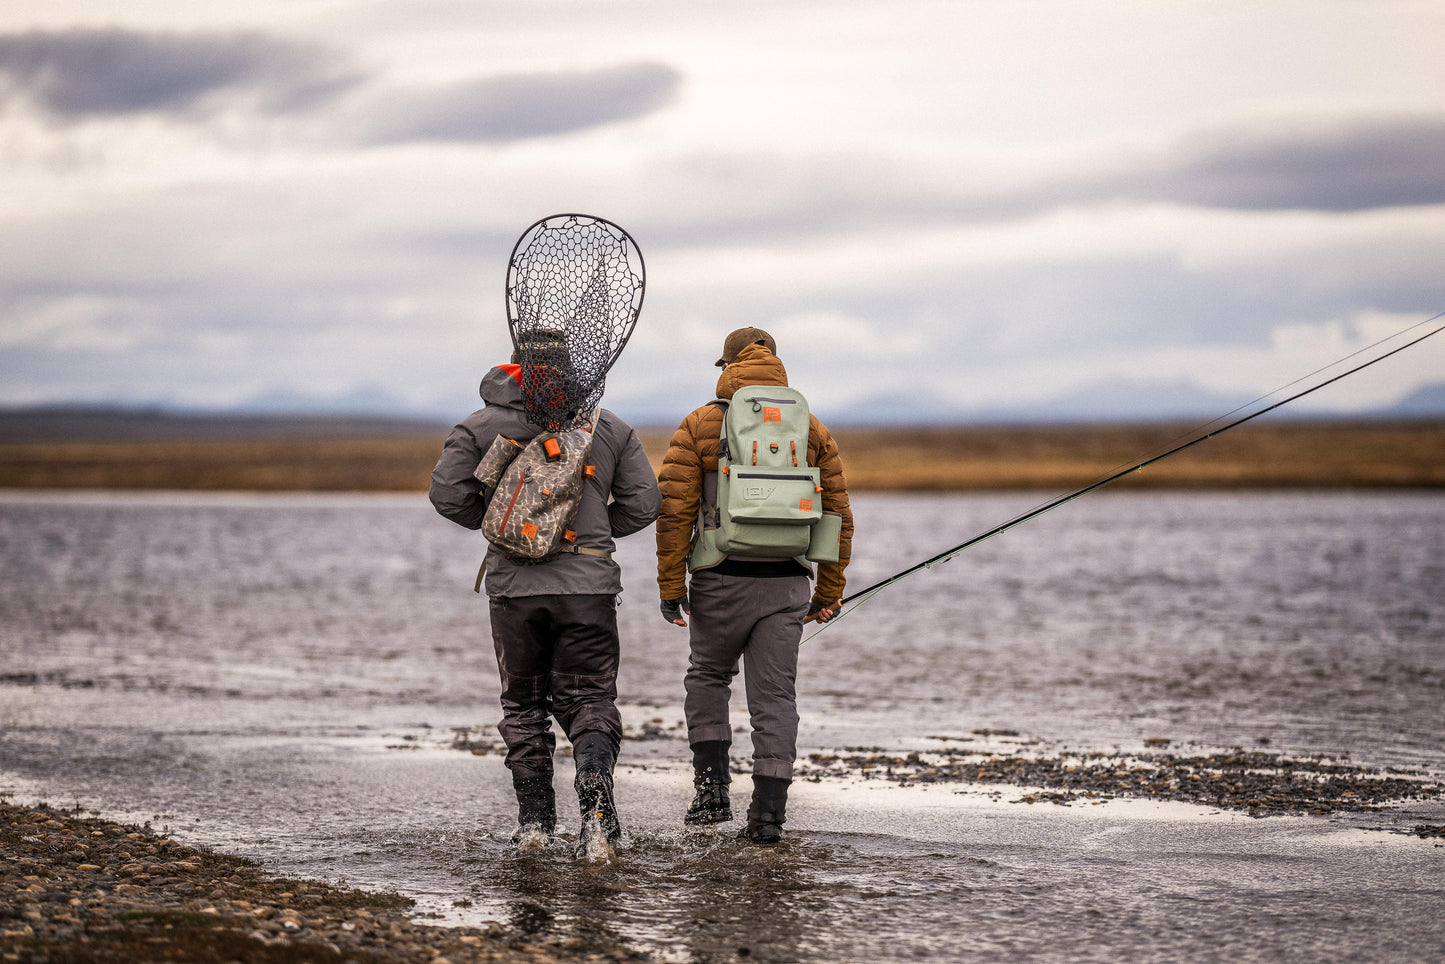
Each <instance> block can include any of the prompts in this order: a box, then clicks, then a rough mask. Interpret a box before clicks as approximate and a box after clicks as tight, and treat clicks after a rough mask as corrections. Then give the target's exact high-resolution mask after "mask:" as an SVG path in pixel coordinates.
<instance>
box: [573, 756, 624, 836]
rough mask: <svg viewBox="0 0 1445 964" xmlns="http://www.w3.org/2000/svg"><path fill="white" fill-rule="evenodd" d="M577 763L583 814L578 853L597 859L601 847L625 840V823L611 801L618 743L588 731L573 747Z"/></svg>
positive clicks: (577, 781)
mask: <svg viewBox="0 0 1445 964" xmlns="http://www.w3.org/2000/svg"><path fill="white" fill-rule="evenodd" d="M572 757H573V759H574V760H576V761H577V779H576V780H575V781H574V783H573V786H574V787H575V788H576V790H577V807H578V810H579V811H580V812H581V814H582V832H581V833H580V834H579V836H578V844H577V853H578V855H580V856H594V855H595V854H596V852H597V851H598V850H599V849H600V846H599V845H600V844H602V843H606V845H607V846H609V847H611V846H614V845H616V843H617V841H619V840H620V839H622V823H621V821H619V820H618V819H617V805H616V804H615V803H614V802H613V800H612V766H613V764H614V763H616V761H617V744H615V743H613V742H612V738H611V737H609V736H607V735H606V734H605V733H600V732H597V731H589V732H587V733H584V734H582V735H581V736H580V737H578V738H577V739H576V740H575V741H573V744H572Z"/></svg>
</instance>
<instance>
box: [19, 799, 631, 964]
mask: <svg viewBox="0 0 1445 964" xmlns="http://www.w3.org/2000/svg"><path fill="white" fill-rule="evenodd" d="M412 903H413V902H412V901H411V900H410V899H409V898H406V897H403V896H401V895H399V894H388V893H382V894H378V893H372V892H368V891H363V890H354V889H350V888H345V887H337V886H333V885H330V884H326V883H321V882H318V881H305V880H290V879H286V878H279V877H273V876H271V875H269V874H266V873H264V872H263V871H262V870H261V869H260V867H259V866H258V865H256V864H255V863H253V862H251V861H248V860H244V859H241V858H238V857H231V856H226V855H223V854H217V853H212V852H210V851H207V850H202V849H198V848H194V847H186V846H183V845H181V844H179V843H177V842H175V841H174V840H170V839H168V838H166V837H164V836H162V835H160V834H157V833H155V832H153V831H151V830H149V829H147V828H139V827H134V826H128V825H123V824H118V823H114V822H111V821H106V820H101V819H93V818H85V817H81V816H79V815H77V814H75V813H71V812H66V811H61V810H56V809H53V808H51V807H48V806H45V805H43V804H42V805H41V806H39V807H20V806H13V805H10V804H5V803H0V961H5V962H9V961H16V962H25V964H30V962H37V964H38V962H61V961H63V962H67V964H72V962H73V964H91V962H96V964H99V962H128V961H161V960H169V961H207V962H209V961H216V962H225V961H247V962H251V961H261V962H297V961H302V962H318V964H319V962H337V964H340V962H346V961H355V962H357V964H401V962H407V964H410V962H414V961H418V962H426V964H463V962H479V961H491V962H505V964H554V962H599V964H600V962H617V961H636V960H644V959H645V957H644V956H643V955H640V954H638V953H636V952H634V951H632V950H630V949H626V948H598V947H580V946H571V945H549V944H546V943H545V942H538V941H536V940H535V939H532V938H526V939H524V938H520V937H518V936H516V935H514V934H510V933H508V932H507V931H506V930H505V929H504V928H503V927H502V926H501V925H499V924H494V925H490V926H489V927H487V928H476V927H436V926H429V925H426V924H422V923H418V922H416V921H414V920H411V919H410V918H409V917H408V914H407V911H408V909H409V908H410V907H411V906H412Z"/></svg>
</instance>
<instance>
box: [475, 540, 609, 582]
mask: <svg viewBox="0 0 1445 964" xmlns="http://www.w3.org/2000/svg"><path fill="white" fill-rule="evenodd" d="M559 551H560V552H571V553H575V554H577V555H579V556H595V557H596V558H598V559H611V558H612V553H611V552H608V551H607V550H606V549H589V548H587V547H586V546H566V547H564V548H562V549H561V550H559ZM486 574H487V560H486V558H485V557H484V558H483V559H482V564H481V566H479V567H478V568H477V582H476V585H474V586H472V592H475V593H480V592H481V591H482V577H483V576H485V575H486Z"/></svg>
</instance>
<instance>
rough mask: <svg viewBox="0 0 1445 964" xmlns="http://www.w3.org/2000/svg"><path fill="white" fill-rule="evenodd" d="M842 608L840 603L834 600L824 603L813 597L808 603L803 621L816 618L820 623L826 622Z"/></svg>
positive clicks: (807, 621)
mask: <svg viewBox="0 0 1445 964" xmlns="http://www.w3.org/2000/svg"><path fill="white" fill-rule="evenodd" d="M842 608H843V607H842V605H840V604H839V603H836V602H833V603H825V602H820V601H819V600H817V599H814V600H813V601H812V602H811V603H809V604H808V615H807V616H805V617H803V622H805V623H811V622H812V621H813V620H815V619H816V620H817V621H818V622H820V623H826V622H827V621H828V620H830V619H832V618H833V616H834V615H835V614H836V613H837V612H838V611H839V610H840V609H842Z"/></svg>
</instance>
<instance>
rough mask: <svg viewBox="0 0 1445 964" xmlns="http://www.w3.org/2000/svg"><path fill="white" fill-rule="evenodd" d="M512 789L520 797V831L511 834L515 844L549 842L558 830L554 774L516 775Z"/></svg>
mask: <svg viewBox="0 0 1445 964" xmlns="http://www.w3.org/2000/svg"><path fill="white" fill-rule="evenodd" d="M512 789H513V790H515V791H516V794H517V829H516V830H515V831H514V832H513V833H512V843H514V844H521V843H528V842H536V843H546V840H547V838H548V837H550V836H551V835H552V832H553V831H555V830H556V829H557V797H556V795H555V794H554V793H553V792H552V774H550V773H540V774H539V773H524V774H519V773H513V774H512Z"/></svg>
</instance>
